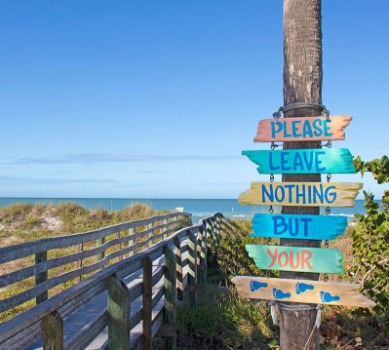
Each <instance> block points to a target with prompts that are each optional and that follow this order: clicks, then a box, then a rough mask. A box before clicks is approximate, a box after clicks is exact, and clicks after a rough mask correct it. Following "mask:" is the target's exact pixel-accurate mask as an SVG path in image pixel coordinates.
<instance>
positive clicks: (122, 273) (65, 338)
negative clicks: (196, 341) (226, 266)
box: [0, 213, 229, 350]
mask: <svg viewBox="0 0 389 350" xmlns="http://www.w3.org/2000/svg"><path fill="white" fill-rule="evenodd" d="M187 219H188V214H185V213H173V214H168V215H164V216H158V217H153V218H149V219H144V220H138V221H132V222H128V223H124V224H120V225H114V226H110V227H107V228H103V229H99V230H95V231H91V232H86V233H82V234H75V235H69V236H63V237H56V238H50V239H43V240H40V241H35V242H29V243H23V244H19V245H15V246H10V247H5V248H1V249H0V264H6V263H8V262H12V261H14V260H16V259H30V261H33V262H34V264H33V265H31V266H27V267H23V268H21V269H20V270H19V271H10V272H7V273H5V274H3V275H2V276H0V286H1V287H7V286H10V285H12V284H15V283H16V284H18V283H22V282H23V281H24V280H26V279H28V278H30V279H31V278H34V279H35V284H36V285H35V286H30V287H29V288H28V289H27V290H25V291H22V292H19V293H17V294H15V295H12V296H10V297H8V298H4V299H3V300H1V302H0V312H5V311H8V310H10V309H12V308H14V307H15V306H19V305H20V304H21V303H23V302H25V301H30V302H31V300H34V298H36V300H35V302H36V305H35V306H32V307H31V308H29V309H28V310H27V311H24V312H22V313H20V314H19V315H17V316H15V317H13V318H11V319H10V320H8V321H5V322H3V323H2V324H0V350H5V349H7V350H13V349H36V348H39V347H40V348H41V347H42V345H43V347H44V349H59V350H62V349H74V350H78V349H92V348H93V349H130V348H141V349H151V340H152V338H153V336H154V335H155V334H157V332H159V334H160V335H161V336H164V337H165V339H166V347H167V348H171V349H174V348H175V343H176V339H175V334H176V332H175V322H176V315H175V312H176V302H177V299H182V298H183V296H184V290H185V288H187V289H186V290H187V293H188V299H189V302H190V303H192V304H193V305H195V304H196V302H197V293H196V291H197V283H198V282H199V281H205V280H206V274H207V258H208V250H209V248H212V247H214V246H215V244H217V242H218V240H219V236H220V234H221V232H222V230H224V229H225V228H226V227H227V226H228V225H229V221H228V220H227V219H226V218H224V216H223V215H222V214H220V213H217V214H215V215H213V216H210V217H208V218H205V219H203V220H201V221H200V222H199V224H198V225H193V226H188V227H184V228H180V225H182V223H183V221H185V220H187ZM69 246H73V250H72V251H71V253H68V254H67V255H65V256H59V257H58V256H56V255H55V254H53V253H52V250H56V249H61V250H64V249H65V248H66V249H65V250H67V249H69ZM92 258H93V259H92ZM65 264H68V266H71V268H72V269H70V270H69V271H64V272H63V273H62V274H60V275H56V276H54V277H50V274H49V272H50V269H54V270H55V269H56V268H59V267H61V268H63V266H64V265H65ZM69 264H70V265H69ZM65 282H66V283H71V284H74V285H72V286H70V287H69V288H67V289H65V290H63V291H60V292H59V293H58V294H55V295H53V296H50V297H49V295H48V292H49V290H50V289H51V288H53V287H55V286H58V285H61V284H63V283H65Z"/></svg>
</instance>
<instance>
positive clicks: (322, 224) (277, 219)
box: [250, 214, 347, 240]
mask: <svg viewBox="0 0 389 350" xmlns="http://www.w3.org/2000/svg"><path fill="white" fill-rule="evenodd" d="M346 227H347V217H345V216H329V215H328V216H319V215H291V214H283V215H277V214H256V215H254V217H253V221H252V229H253V233H251V235H250V236H251V237H271V238H292V239H313V240H332V239H335V238H336V237H337V236H339V235H342V234H343V233H344V232H345V229H346Z"/></svg>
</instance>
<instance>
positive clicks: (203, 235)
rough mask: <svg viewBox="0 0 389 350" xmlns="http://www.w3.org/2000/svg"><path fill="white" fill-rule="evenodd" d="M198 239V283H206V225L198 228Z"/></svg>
mask: <svg viewBox="0 0 389 350" xmlns="http://www.w3.org/2000/svg"><path fill="white" fill-rule="evenodd" d="M199 239H200V283H207V273H208V271H207V269H208V247H207V229H206V225H205V224H204V225H203V226H201V227H200V229H199Z"/></svg>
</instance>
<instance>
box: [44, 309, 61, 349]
mask: <svg viewBox="0 0 389 350" xmlns="http://www.w3.org/2000/svg"><path fill="white" fill-rule="evenodd" d="M42 331H43V350H63V349H64V338H63V320H62V317H61V315H60V314H59V313H58V312H57V311H53V312H52V313H51V314H48V315H46V316H45V317H44V318H43V321H42Z"/></svg>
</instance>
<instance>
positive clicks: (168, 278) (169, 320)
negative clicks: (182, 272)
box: [164, 246, 177, 350]
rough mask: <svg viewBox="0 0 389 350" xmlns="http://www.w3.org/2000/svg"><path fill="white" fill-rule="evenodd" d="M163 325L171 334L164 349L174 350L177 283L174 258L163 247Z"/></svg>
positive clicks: (175, 343)
mask: <svg viewBox="0 0 389 350" xmlns="http://www.w3.org/2000/svg"><path fill="white" fill-rule="evenodd" d="M164 254H165V281H164V287H165V320H164V321H165V324H166V325H168V326H170V328H171V331H172V334H171V335H170V336H166V337H165V349H166V350H175V349H176V346H177V335H176V320H177V313H176V310H177V292H176V290H177V283H176V256H175V254H174V253H173V251H172V250H171V249H170V248H169V247H168V246H165V248H164Z"/></svg>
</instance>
